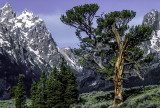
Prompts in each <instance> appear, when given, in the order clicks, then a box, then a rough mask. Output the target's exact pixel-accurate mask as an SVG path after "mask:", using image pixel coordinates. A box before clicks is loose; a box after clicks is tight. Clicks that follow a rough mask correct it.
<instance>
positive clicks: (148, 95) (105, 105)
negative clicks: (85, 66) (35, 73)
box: [0, 85, 160, 108]
mask: <svg viewBox="0 0 160 108" xmlns="http://www.w3.org/2000/svg"><path fill="white" fill-rule="evenodd" d="M113 98H114V91H106V92H103V91H100V92H91V93H84V94H81V95H80V102H79V103H78V104H74V105H72V106H71V108H160V85H154V86H146V87H133V88H129V89H124V91H123V99H124V103H123V104H122V105H121V106H119V107H116V106H113ZM30 104H31V102H30V100H29V99H28V100H27V105H28V106H29V105H30ZM0 108H15V107H14V99H11V100H4V101H0Z"/></svg>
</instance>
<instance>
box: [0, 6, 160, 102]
mask: <svg viewBox="0 0 160 108" xmlns="http://www.w3.org/2000/svg"><path fill="white" fill-rule="evenodd" d="M159 16H160V15H159V12H158V11H156V10H152V11H151V12H149V13H148V14H146V15H145V16H144V20H143V24H145V25H150V26H153V27H154V30H153V33H152V39H151V40H150V41H147V42H144V43H143V44H142V48H143V49H144V50H145V53H146V55H147V54H150V53H151V54H153V55H154V60H153V62H152V63H151V64H152V65H153V66H154V67H152V68H150V69H148V70H147V71H144V72H143V77H144V79H145V80H144V81H142V80H139V79H138V78H137V76H132V77H130V78H129V84H127V85H124V87H132V86H137V85H148V84H155V83H157V82H158V81H159V80H160V78H159V76H160V72H159V70H160V68H159V67H160V66H159V60H160V56H159V54H160V50H159V46H160V44H159V38H160V26H159V24H160V23H159V21H160V19H159ZM62 57H64V58H65V60H66V61H67V64H68V65H69V66H71V68H72V70H73V71H74V74H75V75H76V77H77V82H78V89H79V92H80V93H85V92H91V91H99V90H110V89H113V83H112V82H109V81H105V80H103V79H104V77H105V75H100V74H98V73H97V72H96V71H95V70H93V69H91V68H90V67H88V66H81V65H79V64H78V63H77V62H78V59H79V58H80V57H78V56H76V55H74V54H73V53H72V49H71V48H69V47H66V48H59V47H58V46H57V44H56V42H55V41H54V39H53V38H52V35H51V33H50V32H49V31H48V29H47V28H46V25H45V22H44V21H43V20H42V19H41V18H39V17H38V16H35V15H34V14H33V13H32V12H31V11H28V10H27V9H26V10H24V11H23V12H22V13H21V14H20V15H19V16H17V14H16V12H14V11H13V10H12V7H11V6H10V5H9V4H8V3H6V4H5V5H4V6H3V7H2V8H0V74H1V75H0V99H7V98H8V91H9V89H10V88H11V87H12V86H14V85H16V84H17V81H18V75H19V74H22V75H23V76H24V84H25V87H26V91H27V95H28V96H29V90H30V87H31V83H32V81H33V80H35V81H39V78H40V75H41V72H42V70H45V71H46V72H47V75H49V73H50V71H51V70H52V68H53V66H54V65H56V66H57V68H58V69H59V66H60V62H61V58H62ZM151 64H147V65H148V66H149V65H151Z"/></svg>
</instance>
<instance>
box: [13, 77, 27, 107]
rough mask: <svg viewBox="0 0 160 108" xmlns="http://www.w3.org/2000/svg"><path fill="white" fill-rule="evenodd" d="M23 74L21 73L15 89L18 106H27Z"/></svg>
mask: <svg viewBox="0 0 160 108" xmlns="http://www.w3.org/2000/svg"><path fill="white" fill-rule="evenodd" d="M22 78H23V77H22V75H19V80H18V85H17V87H16V91H15V106H16V108H26V92H25V89H24V85H23V79H22Z"/></svg>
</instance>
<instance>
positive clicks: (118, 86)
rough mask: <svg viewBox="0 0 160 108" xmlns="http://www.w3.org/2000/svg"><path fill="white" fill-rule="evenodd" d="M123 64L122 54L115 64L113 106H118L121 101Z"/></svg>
mask: <svg viewBox="0 0 160 108" xmlns="http://www.w3.org/2000/svg"><path fill="white" fill-rule="evenodd" d="M123 62H124V59H123V54H120V55H119V57H118V59H117V62H116V64H115V77H114V86H115V97H114V104H115V105H120V104H121V103H122V101H123V98H122V88H123V84H122V83H123V80H122V78H123V76H122V75H123Z"/></svg>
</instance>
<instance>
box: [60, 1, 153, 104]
mask: <svg viewBox="0 0 160 108" xmlns="http://www.w3.org/2000/svg"><path fill="white" fill-rule="evenodd" d="M98 9H99V6H98V5H97V4H85V5H80V6H75V7H73V8H72V9H70V10H67V11H66V15H62V16H61V21H62V22H63V23H64V24H66V25H69V26H72V27H74V28H76V36H77V37H78V38H79V40H80V50H78V52H79V53H80V54H79V55H81V56H82V57H81V58H82V59H81V60H80V63H85V65H88V66H90V67H91V68H94V69H97V70H98V72H100V73H103V74H106V76H107V79H113V82H114V86H115V97H114V104H115V105H120V104H122V101H123V97H122V89H123V80H125V79H124V78H123V76H124V74H130V73H131V72H136V73H137V75H138V76H139V78H141V79H143V78H142V76H141V75H140V71H142V70H143V69H146V67H145V68H144V67H142V66H141V65H142V63H145V62H150V61H151V60H152V56H151V57H149V56H150V55H149V56H148V57H145V56H144V51H143V50H142V49H141V48H140V45H141V43H142V42H144V41H147V40H149V39H150V37H151V33H152V28H151V27H148V26H145V25H138V26H132V27H130V26H129V25H128V23H129V22H130V21H131V20H132V19H133V18H134V17H135V15H136V12H134V11H132V10H122V11H114V12H110V13H106V14H102V15H101V16H99V17H97V20H96V23H97V26H96V27H94V26H93V20H94V18H96V17H95V15H96V12H97V11H98ZM84 33H85V35H84V36H82V35H83V34H84ZM76 52H77V51H76ZM141 61H144V62H141ZM140 64H141V65H140ZM126 68H127V69H128V70H126Z"/></svg>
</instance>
